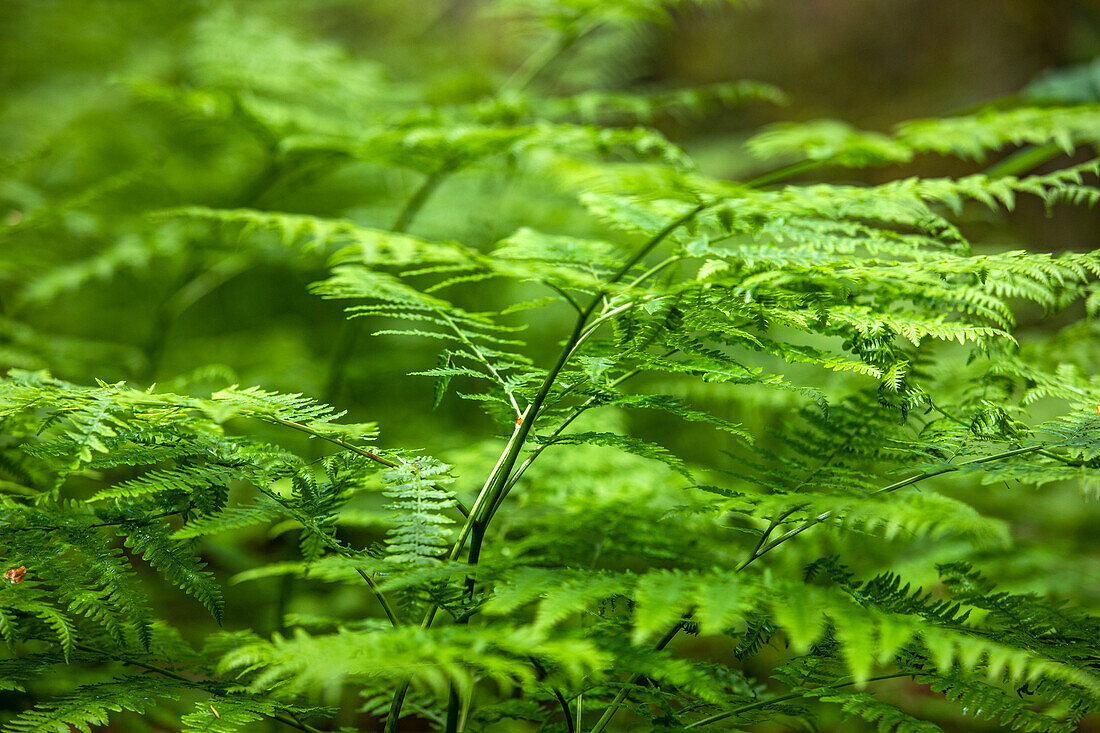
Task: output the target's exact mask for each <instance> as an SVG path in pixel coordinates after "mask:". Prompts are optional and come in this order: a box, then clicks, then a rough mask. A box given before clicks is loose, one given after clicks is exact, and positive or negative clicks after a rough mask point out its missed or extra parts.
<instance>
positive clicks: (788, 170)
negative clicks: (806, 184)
mask: <svg viewBox="0 0 1100 733" xmlns="http://www.w3.org/2000/svg"><path fill="white" fill-rule="evenodd" d="M827 162H828V160H800V161H798V162H797V163H791V164H790V165H785V166H783V167H782V168H776V169H775V170H773V171H768V172H767V173H762V174H761V175H759V176H757V177H756V178H753V179H752V180H751V181H746V182H745V183H744V184H742V185H743V186H745V188H760V187H761V186H767V185H770V184H772V183H777V182H779V181H782V180H784V179H787V178H791V177H792V176H797V175H800V174H802V173H808V172H810V171H812V170H817V169H818V168H821V167H822V166H824V165H825V164H826V163H827Z"/></svg>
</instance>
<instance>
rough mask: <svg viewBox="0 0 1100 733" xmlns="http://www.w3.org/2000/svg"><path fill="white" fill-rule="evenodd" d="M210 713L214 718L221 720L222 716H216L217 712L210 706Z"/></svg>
mask: <svg viewBox="0 0 1100 733" xmlns="http://www.w3.org/2000/svg"><path fill="white" fill-rule="evenodd" d="M210 712H212V713H214V717H215V718H218V719H221V717H222V716H221V715H219V714H218V711H217V710H215V709H214V706H213V705H211V706H210Z"/></svg>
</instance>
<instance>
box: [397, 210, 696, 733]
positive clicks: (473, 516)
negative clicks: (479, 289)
mask: <svg viewBox="0 0 1100 733" xmlns="http://www.w3.org/2000/svg"><path fill="white" fill-rule="evenodd" d="M709 205H710V204H707V203H701V204H698V205H696V206H695V207H693V208H692V209H691V210H689V211H687V212H686V213H684V214H682V215H680V216H679V217H677V218H676V219H675V220H673V221H672V222H670V223H669V224H667V225H666V226H665V227H664V228H663V229H661V231H659V232H657V233H656V234H655V235H653V237H652V238H650V239H649V241H647V242H646V243H645V244H644V245H642V247H640V248H639V249H638V251H637V252H635V253H634V255H633V256H632V257H631V258H630V259H629V260H627V262H626V263H624V264H623V266H622V267H620V268H619V269H618V270H617V271H616V272H615V274H614V275H612V276H611V278H610V280H609V281H608V284H614V283H616V282H618V281H619V280H621V279H622V278H623V277H625V276H626V274H627V273H628V272H630V270H631V269H633V268H634V266H635V265H636V264H638V263H639V262H641V261H642V259H644V258H645V256H646V255H648V254H649V253H650V252H652V251H653V250H654V249H655V248H656V247H657V246H658V245H660V244H661V242H663V241H664V240H665V239H666V238H667V237H668V236H669V235H670V234H672V233H673V232H674V231H676V230H677V229H679V228H680V227H681V226H683V225H684V224H687V223H688V222H689V221H691V220H692V219H694V218H695V217H696V216H698V215H699V214H700V213H701V212H703V211H704V210H705V209H706V208H707V207H708V206H709ZM604 294H605V293H604V292H603V291H600V292H597V293H596V294H595V295H594V296H593V298H592V301H591V302H590V303H589V304H588V307H587V308H585V309H584V310H583V311H582V312H581V313H580V314H579V315H578V316H577V322H576V323H575V324H574V326H573V332H572V334H570V336H569V339H568V340H567V341H566V342H565V345H564V347H563V348H562V350H561V353H560V354H559V355H558V360H557V362H556V363H555V364H554V366H553V367H551V369H550V371H548V372H547V373H546V378H545V379H544V380H543V382H542V386H541V387H540V388H539V391H538V394H536V395H535V399H534V400H532V401H531V404H529V405H528V406H527V409H526V410H525V411H524V413H523V419H522V420H521V421H520V422H519V424H518V425H517V426H516V429H515V430H514V431H513V433H512V439H511V440H510V441H509V442H508V445H506V446H505V448H504V452H503V453H502V454H501V457H500V458H499V459H498V460H497V464H496V466H495V467H494V468H493V471H492V473H491V474H490V475H489V478H488V479H486V482H485V485H484V487H483V488H482V490H481V493H480V494H478V497H477V499H476V500H475V502H474V505H473V506H472V507H470V516H469V518H468V519H467V521H466V523H465V524H464V525H463V527H462V530H461V531H460V532H459V537H458V539H457V540H455V544H454V547H453V548H452V550H451V559H452V560H453V559H454V558H455V557H457V554H458V553H459V552H461V550H462V545H463V543H464V542H465V541H466V535H468V534H469V533H470V531H471V530H472V529H473V527H474V526H475V524H477V523H478V522H479V521H480V520H481V517H480V516H479V514H481V513H484V514H485V518H484V521H482V522H481V532H480V533H479V534H478V536H477V537H476V539H475V540H471V543H470V556H471V557H472V558H477V557H478V556H479V555H480V552H481V543H482V542H483V541H484V536H485V535H484V530H485V527H487V526H488V523H489V520H491V519H492V517H493V513H494V512H495V510H496V508H498V507H499V506H500V501H498V497H501V496H502V495H503V493H504V490H505V487H506V486H507V485H508V479H509V477H510V476H511V473H512V468H513V467H514V466H515V464H516V460H517V459H518V458H519V453H520V451H521V450H522V449H523V444H524V443H525V442H526V441H527V436H528V435H529V434H530V432H531V427H532V425H533V424H534V422H535V420H536V419H538V416H539V412H540V410H541V409H542V406H543V404H544V403H545V402H546V398H547V397H548V396H549V395H550V390H551V389H553V387H554V384H555V383H556V382H557V379H558V374H560V373H561V370H562V369H564V368H565V364H566V362H567V361H568V360H569V357H570V355H571V354H572V353H573V349H574V347H575V346H576V343H577V341H578V340H579V339H580V338H581V334H582V333H583V332H584V327H585V325H586V324H587V322H588V319H589V317H590V316H591V315H592V313H593V312H594V311H595V310H596V307H597V306H598V305H599V304H600V302H601V301H602V300H603V297H604ZM486 504H487V505H488V509H487V510H485V509H482V507H483V506H484V505H486ZM470 564H474V563H470ZM438 609H439V607H438V606H437V605H435V604H432V606H431V607H430V608H429V609H428V612H427V614H425V617H424V621H423V622H422V623H421V627H422V628H428V627H429V626H431V624H432V621H433V620H434V619H435V615H436V613H437V612H438ZM408 689H409V683H408V682H405V683H403V684H402V685H401V686H399V687H398V689H397V691H396V692H395V693H394V697H393V701H392V703H391V705H390V712H389V715H388V717H387V718H386V727H385V733H395V731H396V730H397V723H398V719H399V717H400V715H401V707H402V704H403V702H404V699H405V695H406V694H407V693H408Z"/></svg>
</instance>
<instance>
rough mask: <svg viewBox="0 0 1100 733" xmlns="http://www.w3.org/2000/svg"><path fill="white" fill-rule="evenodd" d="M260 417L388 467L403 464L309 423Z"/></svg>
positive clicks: (396, 466)
mask: <svg viewBox="0 0 1100 733" xmlns="http://www.w3.org/2000/svg"><path fill="white" fill-rule="evenodd" d="M259 419H260V420H263V421H264V422H269V423H273V424H275V425H282V426H283V427H287V428H291V429H292V430H297V431H299V432H302V433H305V434H307V435H312V436H313V437H314V438H320V439H321V440H327V441H328V442H330V443H332V444H333V445H338V446H340V447H341V448H343V449H344V450H349V451H351V452H352V453H355V454H356V455H360V456H363V457H364V458H369V459H370V460H372V461H374V462H375V463H381V464H382V465H383V466H387V467H388V468H398V467H399V466H400V465H401V464H399V463H396V462H394V461H391V460H390V459H388V458H383V457H382V456H380V455H378V454H377V453H373V452H371V451H369V450H367V449H366V448H360V447H359V446H357V445H355V444H354V443H349V442H347V441H346V440H344V439H343V438H335V437H333V436H331V435H325V434H324V433H322V432H321V431H319V430H314V429H313V428H311V427H309V426H308V425H303V424H302V423H300V422H295V421H293V420H284V419H282V418H279V417H271V416H264V417H261V418H259Z"/></svg>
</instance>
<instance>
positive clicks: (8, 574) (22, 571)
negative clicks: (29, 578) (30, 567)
mask: <svg viewBox="0 0 1100 733" xmlns="http://www.w3.org/2000/svg"><path fill="white" fill-rule="evenodd" d="M26 575H27V566H26V565H20V566H19V567H17V568H11V569H10V570H7V571H5V572H4V580H7V581H9V582H11V583H22V582H23V578H24V577H26Z"/></svg>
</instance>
